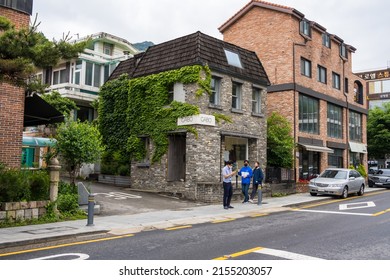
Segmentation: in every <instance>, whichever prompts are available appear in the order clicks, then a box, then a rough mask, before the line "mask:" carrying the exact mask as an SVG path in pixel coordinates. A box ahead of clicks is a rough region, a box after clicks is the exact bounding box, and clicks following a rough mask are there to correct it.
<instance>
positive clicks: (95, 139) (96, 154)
mask: <svg viewBox="0 0 390 280" xmlns="http://www.w3.org/2000/svg"><path fill="white" fill-rule="evenodd" d="M56 138H57V142H56V144H55V147H54V149H55V151H56V154H59V156H60V158H61V162H62V164H63V165H64V167H65V169H66V170H67V171H68V172H69V176H70V179H71V183H73V184H74V183H75V179H76V175H77V171H78V170H80V168H81V166H82V165H83V164H84V163H95V162H97V161H98V160H99V159H100V157H101V155H102V153H103V151H104V148H103V145H102V139H101V135H100V132H99V130H98V129H97V128H96V127H95V126H93V125H92V124H90V123H88V122H80V121H69V122H66V123H63V124H61V125H60V126H59V128H58V129H57V136H56ZM56 154H55V155H56Z"/></svg>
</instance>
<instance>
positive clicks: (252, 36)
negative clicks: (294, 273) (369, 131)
mask: <svg viewBox="0 0 390 280" xmlns="http://www.w3.org/2000/svg"><path fill="white" fill-rule="evenodd" d="M219 30H220V32H221V33H222V34H223V37H224V40H225V41H227V42H230V43H233V44H237V45H239V46H241V47H243V48H246V49H249V50H253V51H255V52H256V53H257V55H258V57H259V58H260V60H261V61H262V63H263V65H264V68H265V70H266V71H267V74H268V76H269V78H270V81H271V84H272V86H270V87H268V89H267V91H268V97H267V112H268V114H270V113H272V112H274V111H275V112H279V113H280V114H282V115H283V116H285V117H286V118H287V119H288V120H289V122H290V123H291V125H292V131H293V137H294V139H295V142H296V144H297V149H296V151H295V155H296V160H295V164H294V168H295V178H296V180H298V179H301V180H307V179H310V178H311V177H312V176H315V175H316V174H318V173H320V172H321V171H323V170H324V169H325V168H327V167H348V166H349V165H352V164H353V165H355V166H356V165H358V164H363V165H364V166H366V167H367V149H366V146H367V145H366V143H367V139H366V138H367V137H366V123H367V113H368V111H367V101H366V96H365V83H364V80H363V79H361V78H360V77H358V76H356V75H355V74H353V73H352V54H353V53H354V52H355V51H356V49H355V48H354V47H353V46H351V45H348V44H347V43H345V42H344V41H343V39H341V38H340V37H338V36H337V35H334V34H331V33H329V32H328V31H327V29H326V28H325V27H323V26H321V25H320V24H318V23H316V22H314V21H312V20H309V19H307V18H306V17H305V15H304V14H303V13H301V12H299V11H297V10H296V9H294V8H291V7H286V6H282V5H276V4H272V3H268V2H264V1H258V0H252V1H250V2H249V3H248V4H247V5H246V6H245V7H243V8H242V9H241V10H240V11H238V12H237V13H236V14H235V15H233V16H232V17H231V18H230V19H228V20H227V21H226V22H225V23H224V24H223V25H222V26H221V27H220V28H219Z"/></svg>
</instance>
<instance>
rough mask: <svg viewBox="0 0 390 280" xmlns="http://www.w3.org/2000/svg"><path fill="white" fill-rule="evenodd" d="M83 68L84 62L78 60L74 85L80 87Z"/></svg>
mask: <svg viewBox="0 0 390 280" xmlns="http://www.w3.org/2000/svg"><path fill="white" fill-rule="evenodd" d="M82 66H83V62H82V61H81V60H77V61H76V66H75V70H74V83H75V84H76V85H80V82H81V81H80V77H81V70H82V68H83V67H82Z"/></svg>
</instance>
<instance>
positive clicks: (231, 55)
mask: <svg viewBox="0 0 390 280" xmlns="http://www.w3.org/2000/svg"><path fill="white" fill-rule="evenodd" d="M225 55H226V59H227V62H228V64H229V65H231V66H235V67H239V68H243V67H242V64H241V60H240V56H239V55H238V53H235V52H232V51H228V50H225Z"/></svg>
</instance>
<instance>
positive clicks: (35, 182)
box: [28, 171, 50, 200]
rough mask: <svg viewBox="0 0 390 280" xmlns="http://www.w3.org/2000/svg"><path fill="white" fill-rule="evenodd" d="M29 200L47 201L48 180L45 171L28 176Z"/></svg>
mask: <svg viewBox="0 0 390 280" xmlns="http://www.w3.org/2000/svg"><path fill="white" fill-rule="evenodd" d="M28 180H29V185H30V190H31V197H30V199H31V200H48V199H49V190H50V178H49V175H48V174H47V172H46V171H35V172H32V173H31V174H30V175H29V178H28Z"/></svg>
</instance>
